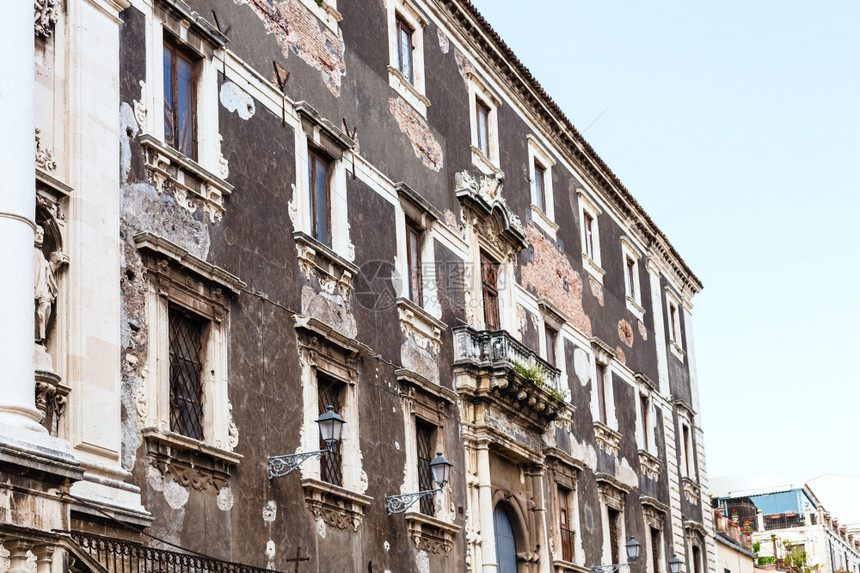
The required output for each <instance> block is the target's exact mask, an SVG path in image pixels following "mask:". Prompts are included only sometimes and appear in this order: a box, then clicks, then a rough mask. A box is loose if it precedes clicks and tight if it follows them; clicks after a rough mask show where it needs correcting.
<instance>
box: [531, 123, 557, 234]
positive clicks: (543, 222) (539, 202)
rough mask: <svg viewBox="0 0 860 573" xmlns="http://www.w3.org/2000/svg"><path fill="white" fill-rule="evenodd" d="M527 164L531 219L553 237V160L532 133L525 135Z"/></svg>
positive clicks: (554, 228) (555, 229) (554, 226)
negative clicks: (529, 183) (529, 171)
mask: <svg viewBox="0 0 860 573" xmlns="http://www.w3.org/2000/svg"><path fill="white" fill-rule="evenodd" d="M526 140H527V141H528V151H529V165H530V167H531V196H532V220H533V221H534V222H535V223H536V224H537V225H538V226H539V227H541V228H542V229H543V230H544V231H546V232H547V234H549V235H550V236H551V237H553V238H554V237H555V233H556V231H557V230H558V225H556V223H555V206H554V199H553V192H552V166H553V165H555V161H554V160H553V159H552V157H551V156H550V155H549V153H548V152H547V151H546V150H545V148H544V147H543V146H542V145H540V144H539V143H538V141H537V139H536V138H535V137H534V136H532V135H527V136H526Z"/></svg>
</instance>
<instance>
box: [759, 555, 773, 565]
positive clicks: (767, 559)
mask: <svg viewBox="0 0 860 573" xmlns="http://www.w3.org/2000/svg"><path fill="white" fill-rule="evenodd" d="M773 563H776V557H774V556H773V555H766V556H764V557H759V558H758V564H759V565H771V564H773Z"/></svg>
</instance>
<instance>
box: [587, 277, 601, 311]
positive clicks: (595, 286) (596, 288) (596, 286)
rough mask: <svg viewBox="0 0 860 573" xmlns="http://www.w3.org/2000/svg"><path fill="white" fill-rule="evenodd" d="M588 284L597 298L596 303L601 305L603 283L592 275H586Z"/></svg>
mask: <svg viewBox="0 0 860 573" xmlns="http://www.w3.org/2000/svg"><path fill="white" fill-rule="evenodd" d="M588 284H589V285H591V294H593V295H594V296H595V298H597V302H598V304H600V306H603V285H602V284H600V281H599V280H597V279H596V278H594V277H592V276H589V277H588Z"/></svg>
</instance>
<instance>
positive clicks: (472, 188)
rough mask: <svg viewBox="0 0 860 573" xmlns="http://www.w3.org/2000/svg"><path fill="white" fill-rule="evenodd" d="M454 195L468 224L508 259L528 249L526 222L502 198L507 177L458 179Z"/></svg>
mask: <svg viewBox="0 0 860 573" xmlns="http://www.w3.org/2000/svg"><path fill="white" fill-rule="evenodd" d="M454 181H455V189H454V193H455V195H456V196H457V199H459V201H460V204H461V205H462V206H463V213H464V215H465V216H466V222H467V223H468V224H469V225H470V226H472V228H473V229H474V230H475V232H476V233H477V234H478V235H479V236H480V237H482V238H483V239H485V240H486V241H488V242H489V243H490V244H491V245H492V246H493V247H495V248H496V249H497V250H498V251H500V252H501V253H503V254H504V255H506V256H511V255H512V254H515V253H517V252H518V251H520V250H522V249H524V248H525V247H527V246H528V241H527V240H526V235H525V231H524V230H523V224H522V221H520V218H519V217H518V216H517V215H515V214H514V213H513V211H511V209H510V207H508V203H507V201H505V198H504V197H502V185H503V184H504V181H505V175H504V173H498V174H496V175H494V176H484V177H481V178H480V179H476V178H475V177H474V176H473V175H472V174H471V173H469V172H468V171H460V172H458V173H456V174H455V175H454Z"/></svg>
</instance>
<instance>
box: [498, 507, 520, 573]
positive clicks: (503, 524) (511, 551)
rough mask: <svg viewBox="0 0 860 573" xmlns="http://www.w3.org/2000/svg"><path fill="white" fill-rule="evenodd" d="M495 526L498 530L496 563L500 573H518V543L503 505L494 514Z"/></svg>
mask: <svg viewBox="0 0 860 573" xmlns="http://www.w3.org/2000/svg"><path fill="white" fill-rule="evenodd" d="M493 526H494V528H495V530H496V562H497V563H498V564H499V573H517V543H516V541H515V540H514V529H513V527H511V520H510V519H508V514H507V512H505V510H504V508H502V507H501V505H497V506H496V510H495V511H494V512H493Z"/></svg>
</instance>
